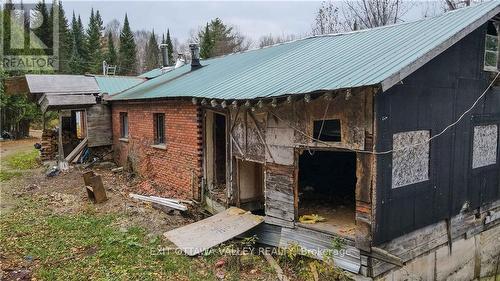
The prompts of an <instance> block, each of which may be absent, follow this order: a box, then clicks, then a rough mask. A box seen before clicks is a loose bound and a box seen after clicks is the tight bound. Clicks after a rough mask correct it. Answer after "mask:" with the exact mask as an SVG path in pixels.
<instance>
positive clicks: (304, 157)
mask: <svg viewBox="0 0 500 281" xmlns="http://www.w3.org/2000/svg"><path fill="white" fill-rule="evenodd" d="M356 181H357V179H356V153H354V152H344V151H322V150H305V151H304V152H303V153H302V154H301V155H300V157H299V174H298V196H299V198H298V199H299V204H298V207H299V209H298V214H299V217H301V216H304V215H312V214H316V215H319V216H321V217H323V218H324V219H325V220H324V221H321V222H316V223H311V224H310V223H307V224H306V223H305V222H302V223H301V224H303V225H304V226H307V227H309V228H313V229H317V230H320V231H325V232H329V233H335V234H339V235H341V236H345V237H349V238H354V235H355V213H356V199H355V198H356V195H355V191H356Z"/></svg>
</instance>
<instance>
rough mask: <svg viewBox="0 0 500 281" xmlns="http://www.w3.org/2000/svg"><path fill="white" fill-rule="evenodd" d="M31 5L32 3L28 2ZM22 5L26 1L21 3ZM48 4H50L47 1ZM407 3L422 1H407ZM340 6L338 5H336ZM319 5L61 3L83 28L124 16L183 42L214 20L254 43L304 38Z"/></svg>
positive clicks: (417, 11) (138, 26) (409, 16)
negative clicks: (95, 19)
mask: <svg viewBox="0 0 500 281" xmlns="http://www.w3.org/2000/svg"><path fill="white" fill-rule="evenodd" d="M32 1H34V0H32ZM25 2H26V1H25ZM47 2H50V1H47ZM407 2H410V3H422V1H416V0H413V1H412V0H408V1H407ZM339 3H340V2H339ZM320 5H321V1H74V0H63V6H64V8H65V11H66V14H67V17H68V19H71V13H72V12H73V11H75V13H76V14H80V15H81V17H82V21H83V22H84V24H85V25H86V23H87V22H88V18H89V15H90V9H91V8H94V9H98V10H99V11H100V13H101V16H102V18H103V20H104V24H107V23H108V22H110V21H111V20H112V19H117V20H119V21H120V23H122V22H123V18H124V15H125V13H128V17H129V22H130V25H131V28H132V29H133V30H141V29H144V30H147V31H151V30H153V29H154V30H155V32H156V33H158V34H160V33H163V32H166V30H167V28H169V29H170V33H171V35H172V36H173V37H175V38H177V39H178V40H179V41H180V42H184V41H185V40H187V39H188V38H189V36H190V31H191V30H194V29H198V27H200V26H203V25H205V24H206V22H208V21H210V20H211V19H213V18H215V17H219V18H221V19H222V20H223V21H224V22H225V23H229V24H231V25H234V26H236V27H238V29H239V31H240V32H241V33H242V34H243V35H245V36H247V37H249V38H251V39H252V40H253V41H254V42H256V41H258V39H259V38H260V37H261V36H263V35H266V34H273V35H283V34H296V35H304V34H308V33H310V31H311V25H312V23H313V21H314V16H315V12H316V11H317V10H318V8H319V7H320ZM421 14H422V12H421V8H419V7H418V5H417V7H414V8H413V9H412V10H411V11H410V12H409V13H408V14H407V15H406V16H405V20H412V19H414V18H418V17H420V16H421Z"/></svg>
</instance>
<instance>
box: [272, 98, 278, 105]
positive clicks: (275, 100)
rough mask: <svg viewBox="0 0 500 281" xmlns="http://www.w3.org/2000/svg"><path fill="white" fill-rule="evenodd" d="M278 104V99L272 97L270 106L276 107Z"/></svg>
mask: <svg viewBox="0 0 500 281" xmlns="http://www.w3.org/2000/svg"><path fill="white" fill-rule="evenodd" d="M277 105H278V100H277V99H276V98H274V99H273V100H272V101H271V106H272V107H276V106H277Z"/></svg>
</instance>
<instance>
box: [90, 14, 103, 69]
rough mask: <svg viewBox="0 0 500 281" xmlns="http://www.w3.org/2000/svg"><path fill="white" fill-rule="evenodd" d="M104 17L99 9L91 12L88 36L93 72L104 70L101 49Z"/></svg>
mask: <svg viewBox="0 0 500 281" xmlns="http://www.w3.org/2000/svg"><path fill="white" fill-rule="evenodd" d="M102 24H103V23H102V19H101V15H100V14H99V11H96V13H95V14H94V9H92V10H91V12H90V20H89V26H88V28H87V36H88V43H87V44H88V50H87V51H88V58H89V63H90V65H89V71H90V72H91V73H100V72H101V71H102V60H103V55H102V51H101V36H102V33H101V32H102V30H103V29H104V28H103V26H102Z"/></svg>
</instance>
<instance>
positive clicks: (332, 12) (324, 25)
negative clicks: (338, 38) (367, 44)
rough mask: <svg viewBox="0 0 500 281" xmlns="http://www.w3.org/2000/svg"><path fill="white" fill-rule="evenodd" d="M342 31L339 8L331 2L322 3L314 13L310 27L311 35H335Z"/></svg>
mask: <svg viewBox="0 0 500 281" xmlns="http://www.w3.org/2000/svg"><path fill="white" fill-rule="evenodd" d="M341 30H342V21H341V19H340V16H339V7H337V6H336V5H335V4H334V3H333V2H332V1H323V2H322V3H321V7H320V8H319V9H318V12H317V13H316V17H315V18H314V24H313V27H312V33H313V35H322V34H330V33H337V32H340V31H341Z"/></svg>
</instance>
